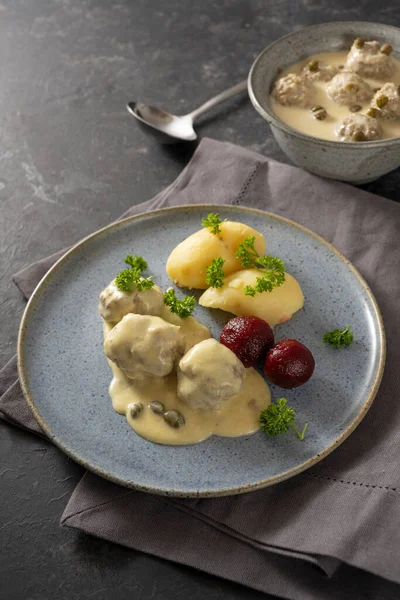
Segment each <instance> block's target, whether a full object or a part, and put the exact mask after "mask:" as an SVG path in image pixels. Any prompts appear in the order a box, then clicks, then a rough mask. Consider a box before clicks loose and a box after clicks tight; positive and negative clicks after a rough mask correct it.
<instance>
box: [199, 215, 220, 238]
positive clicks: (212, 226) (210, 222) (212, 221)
mask: <svg viewBox="0 0 400 600" xmlns="http://www.w3.org/2000/svg"><path fill="white" fill-rule="evenodd" d="M224 221H226V219H224ZM224 221H222V220H221V219H220V218H219V214H218V213H209V214H208V215H207V216H206V217H205V218H204V219H203V220H202V221H201V224H202V225H203V227H207V229H209V230H210V233H213V234H214V235H218V233H221V228H220V225H221V223H223V222H224Z"/></svg>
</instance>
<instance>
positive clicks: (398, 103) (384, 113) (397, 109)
mask: <svg viewBox="0 0 400 600" xmlns="http://www.w3.org/2000/svg"><path fill="white" fill-rule="evenodd" d="M371 108H372V109H375V114H376V116H377V117H378V118H380V119H398V118H399V117H400V89H399V86H398V85H396V84H395V83H392V82H388V83H385V85H383V86H382V87H381V89H380V90H378V91H377V92H376V94H375V96H374V97H373V98H372V101H371Z"/></svg>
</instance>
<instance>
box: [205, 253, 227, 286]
mask: <svg viewBox="0 0 400 600" xmlns="http://www.w3.org/2000/svg"><path fill="white" fill-rule="evenodd" d="M224 262H225V260H224V259H223V258H222V257H221V256H218V257H217V258H213V261H212V263H211V264H210V265H208V267H207V268H206V284H207V285H209V286H210V287H214V288H220V287H222V286H223V285H224V282H223V281H222V278H223V277H225V273H224V270H223V268H222V267H223V266H224Z"/></svg>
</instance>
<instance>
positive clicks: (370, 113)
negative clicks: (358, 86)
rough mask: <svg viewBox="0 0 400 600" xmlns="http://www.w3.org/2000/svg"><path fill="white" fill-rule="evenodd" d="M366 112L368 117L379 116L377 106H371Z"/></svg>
mask: <svg viewBox="0 0 400 600" xmlns="http://www.w3.org/2000/svg"><path fill="white" fill-rule="evenodd" d="M366 114H367V115H368V117H372V118H373V119H376V117H377V116H378V114H379V113H378V111H377V109H376V108H373V107H372V106H371V108H369V109H368V110H367V112H366Z"/></svg>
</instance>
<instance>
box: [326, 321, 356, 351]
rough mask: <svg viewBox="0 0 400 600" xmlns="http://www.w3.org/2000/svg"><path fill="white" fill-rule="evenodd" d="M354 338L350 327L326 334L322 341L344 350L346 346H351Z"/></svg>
mask: <svg viewBox="0 0 400 600" xmlns="http://www.w3.org/2000/svg"><path fill="white" fill-rule="evenodd" d="M353 338H354V335H353V333H352V332H351V331H350V325H349V326H348V327H346V328H345V329H343V330H340V329H334V330H333V331H328V333H325V335H324V337H323V338H322V340H323V341H324V342H325V344H330V345H331V346H332V347H333V348H343V347H344V346H350V344H351V343H352V341H353Z"/></svg>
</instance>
